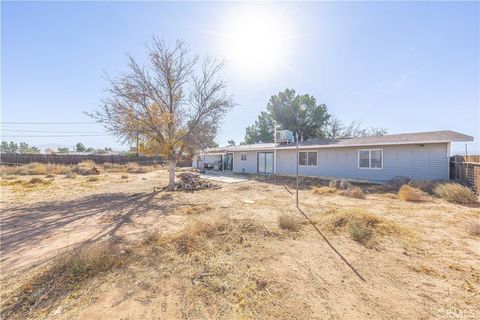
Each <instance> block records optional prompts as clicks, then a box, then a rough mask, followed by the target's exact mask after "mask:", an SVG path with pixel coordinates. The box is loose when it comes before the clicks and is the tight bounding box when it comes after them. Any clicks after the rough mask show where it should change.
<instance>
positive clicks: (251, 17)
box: [222, 9, 291, 77]
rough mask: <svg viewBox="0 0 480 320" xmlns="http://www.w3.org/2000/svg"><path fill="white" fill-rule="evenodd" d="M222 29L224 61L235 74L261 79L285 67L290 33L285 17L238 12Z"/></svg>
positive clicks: (275, 13) (267, 12)
mask: <svg viewBox="0 0 480 320" xmlns="http://www.w3.org/2000/svg"><path fill="white" fill-rule="evenodd" d="M225 25H226V27H225V30H222V34H224V37H225V49H226V55H227V57H226V58H227V61H228V62H229V63H232V65H234V66H235V69H236V70H237V71H239V72H241V73H242V74H245V75H248V76H255V77H264V76H266V75H267V74H270V73H272V72H274V71H275V70H276V69H281V68H282V65H286V59H287V58H288V51H289V50H290V49H291V48H290V46H289V39H288V37H289V31H291V30H290V29H288V22H287V19H286V17H285V15H282V14H281V13H280V12H278V11H271V10H266V9H254V10H249V11H246V10H239V11H237V12H234V13H232V14H231V16H230V17H229V19H228V20H227V21H226V23H225Z"/></svg>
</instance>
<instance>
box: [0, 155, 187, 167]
mask: <svg viewBox="0 0 480 320" xmlns="http://www.w3.org/2000/svg"><path fill="white" fill-rule="evenodd" d="M0 158H1V159H0V160H1V164H4V165H20V164H27V163H32V162H39V163H53V164H64V165H71V164H78V163H80V162H82V161H86V160H91V161H93V162H95V163H98V164H102V163H106V162H109V163H116V164H125V163H129V162H137V163H138V164H140V165H152V164H160V165H165V164H166V162H167V161H166V160H165V159H164V158H162V157H158V156H138V157H137V156H136V155H96V154H86V155H78V154H70V155H69V154H16V153H1V154H0ZM191 165H192V162H191V160H190V159H188V158H186V157H185V158H182V159H180V160H179V161H177V167H190V166H191Z"/></svg>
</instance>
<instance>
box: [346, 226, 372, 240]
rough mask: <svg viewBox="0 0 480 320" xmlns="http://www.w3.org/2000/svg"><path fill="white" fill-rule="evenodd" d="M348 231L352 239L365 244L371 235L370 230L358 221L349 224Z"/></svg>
mask: <svg viewBox="0 0 480 320" xmlns="http://www.w3.org/2000/svg"><path fill="white" fill-rule="evenodd" d="M349 233H350V236H351V237H352V239H353V240H355V241H357V242H360V243H361V244H365V243H366V242H367V241H368V240H370V238H371V237H372V231H371V230H370V229H368V228H367V227H365V226H362V225H360V224H359V223H356V222H352V223H350V224H349Z"/></svg>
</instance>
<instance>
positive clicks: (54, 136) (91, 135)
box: [2, 134, 110, 138]
mask: <svg viewBox="0 0 480 320" xmlns="http://www.w3.org/2000/svg"><path fill="white" fill-rule="evenodd" d="M107 136H110V135H109V134H78V135H53V134H52V135H44V136H43V135H2V137H3V138H50V137H52V138H56V137H107Z"/></svg>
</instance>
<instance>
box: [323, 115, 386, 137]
mask: <svg viewBox="0 0 480 320" xmlns="http://www.w3.org/2000/svg"><path fill="white" fill-rule="evenodd" d="M387 133H388V131H387V129H385V128H376V127H366V128H362V122H360V121H352V122H351V123H350V124H349V125H347V126H345V125H344V124H343V123H342V122H341V121H340V120H339V119H338V118H337V117H334V116H332V117H331V118H330V119H329V121H328V122H327V125H326V128H325V131H324V134H325V136H326V137H327V138H329V139H338V138H348V137H365V136H383V135H386V134H387Z"/></svg>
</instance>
